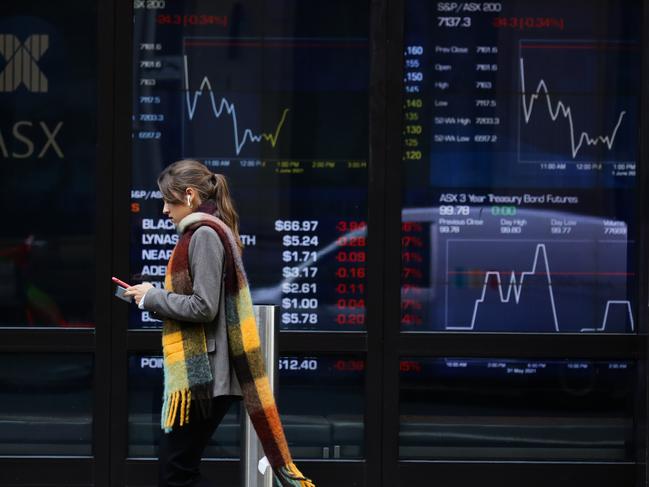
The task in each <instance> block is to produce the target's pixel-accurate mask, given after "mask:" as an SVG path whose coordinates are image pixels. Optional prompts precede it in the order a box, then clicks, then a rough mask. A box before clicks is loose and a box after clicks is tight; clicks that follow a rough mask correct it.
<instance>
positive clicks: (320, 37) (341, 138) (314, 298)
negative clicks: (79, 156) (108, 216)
mask: <svg viewBox="0 0 649 487" xmlns="http://www.w3.org/2000/svg"><path fill="white" fill-rule="evenodd" d="M134 22H135V24H134V25H135V31H134V43H133V62H134V78H133V96H134V97H133V170H132V193H131V203H132V204H131V212H132V219H131V222H132V225H131V259H130V262H131V278H132V279H133V281H134V282H138V281H139V280H148V281H153V282H154V284H155V285H157V286H161V285H162V281H163V279H164V274H165V268H166V262H167V260H168V258H169V255H170V252H171V250H172V249H173V246H174V244H175V243H176V241H177V235H176V234H175V229H174V226H173V224H172V222H171V221H170V220H167V219H166V218H165V217H164V216H163V215H162V213H161V210H162V200H161V195H160V193H159V192H158V189H157V187H156V183H155V181H156V177H157V175H158V174H159V172H160V171H161V170H162V169H163V168H164V167H165V166H167V165H168V164H170V163H171V162H173V161H176V160H179V159H196V160H199V161H201V162H203V163H204V164H205V165H206V166H207V167H209V168H210V169H211V170H213V171H214V172H218V173H222V174H224V175H225V176H226V177H227V178H228V181H229V184H230V189H231V192H232V195H233V199H234V201H235V205H236V208H237V210H238V212H239V216H240V231H241V237H242V242H243V244H244V246H245V249H244V252H243V259H244V264H245V266H246V271H247V274H248V278H249V282H250V286H251V290H252V297H253V302H255V303H256V304H276V305H279V306H280V307H281V316H280V326H281V327H282V328H283V329H299V330H336V331H348V330H353V331H357V330H363V329H364V328H365V302H364V295H365V271H366V269H365V256H366V254H365V251H366V219H367V216H366V215H367V201H366V200H367V162H368V120H367V114H368V80H369V47H368V23H369V4H368V2H359V1H353V2H349V1H344V0H335V1H326V2H325V1H315V2H300V1H297V0H291V1H283V2H265V1H259V0H257V1H256V0H246V1H243V2H233V1H230V2H227V1H226V2H218V3H214V2H209V1H192V2H168V1H167V2H165V1H137V0H136V1H135V21H134ZM160 325H161V324H160V322H158V321H156V320H155V319H153V318H152V317H151V316H150V314H149V313H148V312H142V311H139V310H136V309H133V310H132V312H131V318H130V326H131V327H132V328H141V327H159V326H160Z"/></svg>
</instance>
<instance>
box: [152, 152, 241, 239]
mask: <svg viewBox="0 0 649 487" xmlns="http://www.w3.org/2000/svg"><path fill="white" fill-rule="evenodd" d="M158 187H159V188H160V192H161V193H162V198H163V200H164V207H163V210H162V211H163V213H164V214H165V215H167V216H169V217H170V218H171V219H172V220H173V221H174V223H176V224H177V223H178V222H180V220H182V219H183V218H184V217H185V216H187V215H188V214H190V213H192V212H194V211H196V209H197V208H198V206H199V205H201V204H202V203H204V202H206V201H212V202H214V203H215V204H216V212H215V216H217V217H218V218H220V219H221V220H223V222H224V223H225V224H226V225H227V226H228V227H230V229H231V230H232V233H234V236H235V238H236V240H237V244H238V245H239V248H242V244H241V240H240V238H239V215H238V214H237V211H236V209H235V208H234V203H233V202H232V198H231V197H230V188H229V187H228V183H227V180H226V179H225V176H223V175H222V174H215V173H213V172H212V171H210V170H209V169H208V168H207V167H205V165H204V164H201V163H200V162H198V161H192V160H182V161H177V162H174V163H173V164H171V165H169V166H167V167H166V168H165V169H164V170H163V171H162V172H161V173H160V175H159V176H158Z"/></svg>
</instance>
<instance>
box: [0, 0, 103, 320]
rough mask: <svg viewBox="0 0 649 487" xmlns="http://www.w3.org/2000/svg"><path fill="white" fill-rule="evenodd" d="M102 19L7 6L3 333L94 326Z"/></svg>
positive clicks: (0, 74) (89, 8)
mask: <svg viewBox="0 0 649 487" xmlns="http://www.w3.org/2000/svg"><path fill="white" fill-rule="evenodd" d="M70 11H74V13H75V15H74V16H70V15H69V12H70ZM34 12H38V15H37V16H36V15H34ZM96 17H97V14H96V2H89V1H84V0H71V1H68V2H66V8H65V9H62V8H61V7H60V6H59V5H57V4H56V3H53V2H48V1H45V0H27V1H23V2H3V3H2V6H1V7H0V46H2V49H1V50H0V112H2V114H3V116H2V118H1V119H0V160H1V161H2V164H1V165H0V180H2V192H0V205H1V206H2V208H3V215H4V217H5V220H6V221H5V222H4V224H3V225H2V228H1V229H0V282H1V284H0V326H22V325H25V326H60V327H85V326H94V320H95V315H94V292H93V289H94V282H95V260H96V255H95V241H94V236H95V198H96V189H95V165H96V156H97V155H96V143H97V86H96V83H97V43H96V41H95V39H96V31H97V29H96ZM78 19H84V20H83V22H79V21H78ZM80 287H81V288H83V289H84V291H83V292H79V289H80Z"/></svg>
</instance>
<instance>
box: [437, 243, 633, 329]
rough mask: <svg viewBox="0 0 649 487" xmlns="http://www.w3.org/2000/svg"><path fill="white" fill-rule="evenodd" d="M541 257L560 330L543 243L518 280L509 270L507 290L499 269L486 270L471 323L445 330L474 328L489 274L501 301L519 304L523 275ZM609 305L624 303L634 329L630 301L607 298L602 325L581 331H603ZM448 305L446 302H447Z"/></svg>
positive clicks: (452, 326)
mask: <svg viewBox="0 0 649 487" xmlns="http://www.w3.org/2000/svg"><path fill="white" fill-rule="evenodd" d="M541 259H542V263H541V267H543V271H544V272H545V276H546V279H547V288H548V296H549V298H550V303H551V307H552V317H553V321H554V329H555V331H557V332H560V331H561V329H560V327H559V320H558V318H557V309H556V305H555V302H554V293H553V290H552V277H551V274H550V264H549V262H548V254H547V250H546V247H545V244H542V243H540V244H537V245H536V249H535V252H534V262H533V264H532V269H531V270H530V271H524V272H521V273H520V281H518V280H517V278H516V272H515V271H511V273H510V275H509V283H508V284H507V291H506V293H505V292H503V282H502V279H501V273H500V272H499V271H487V272H485V277H484V282H483V285H482V292H481V294H480V297H479V298H478V299H476V301H475V303H474V305H473V314H472V316H471V323H470V324H469V325H448V324H447V325H446V329H447V330H464V331H467V330H468V331H472V330H474V329H475V323H476V318H477V316H478V308H479V306H480V304H481V303H483V302H484V301H485V296H486V293H487V287H488V285H489V278H490V277H491V276H494V277H495V278H496V281H497V283H498V294H499V298H500V302H501V303H509V302H510V301H511V298H512V296H513V298H514V302H515V303H516V304H519V300H520V297H521V292H522V290H523V283H524V282H525V277H526V276H532V275H534V274H536V272H537V271H536V269H537V267H538V264H539V260H541ZM611 305H624V306H626V308H627V312H628V317H629V323H630V326H631V331H634V328H635V325H634V321H633V313H632V311H631V303H630V302H629V301H628V300H609V301H607V302H606V309H605V312H604V317H603V319H602V326H601V327H599V328H582V329H581V331H582V332H589V331H590V332H593V331H604V330H605V329H606V325H607V320H608V313H609V308H610V306H611ZM447 306H448V304H447Z"/></svg>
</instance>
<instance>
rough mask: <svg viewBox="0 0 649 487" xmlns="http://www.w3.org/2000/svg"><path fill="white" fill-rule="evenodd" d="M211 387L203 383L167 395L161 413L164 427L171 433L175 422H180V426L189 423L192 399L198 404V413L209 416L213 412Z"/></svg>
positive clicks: (204, 416)
mask: <svg viewBox="0 0 649 487" xmlns="http://www.w3.org/2000/svg"><path fill="white" fill-rule="evenodd" d="M209 389H210V388H209V387H207V386H204V385H203V386H196V387H193V388H191V389H182V390H180V391H174V392H171V393H169V394H167V395H165V397H164V401H163V403H162V414H161V415H160V422H161V426H162V429H164V430H165V432H167V433H169V432H170V431H171V430H172V429H173V427H174V424H176V423H178V426H183V425H185V424H187V423H188V422H189V411H190V410H191V404H192V401H193V402H194V404H195V405H196V406H198V408H197V411H196V412H197V413H198V415H199V416H202V417H203V418H209V417H210V415H211V413H212V398H211V395H210V394H209ZM192 390H193V393H192Z"/></svg>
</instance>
